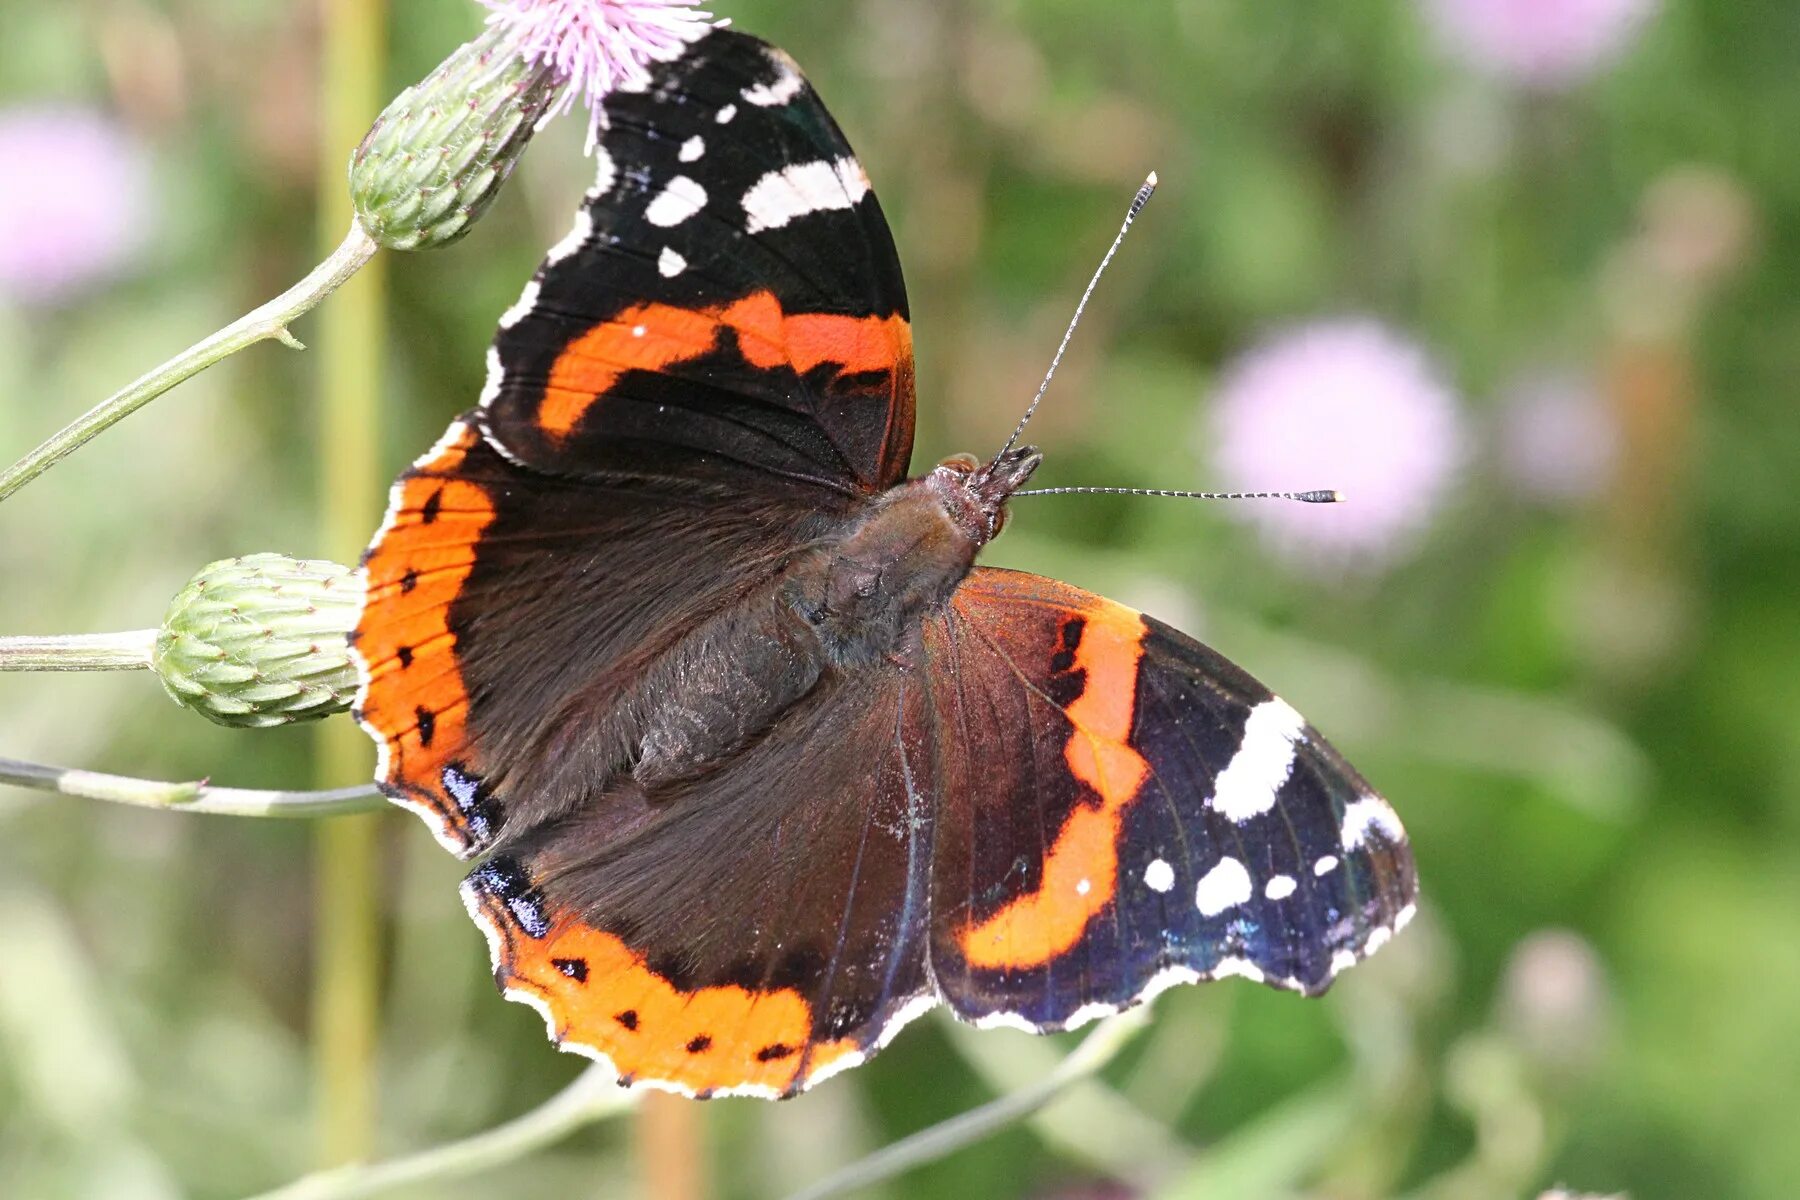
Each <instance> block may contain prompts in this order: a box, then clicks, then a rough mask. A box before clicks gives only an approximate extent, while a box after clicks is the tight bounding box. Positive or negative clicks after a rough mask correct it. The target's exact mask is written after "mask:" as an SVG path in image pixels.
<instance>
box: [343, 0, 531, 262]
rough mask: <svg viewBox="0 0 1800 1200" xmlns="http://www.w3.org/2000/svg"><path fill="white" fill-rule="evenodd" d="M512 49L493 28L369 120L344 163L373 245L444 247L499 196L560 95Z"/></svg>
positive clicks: (508, 38)
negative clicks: (347, 163)
mask: <svg viewBox="0 0 1800 1200" xmlns="http://www.w3.org/2000/svg"><path fill="white" fill-rule="evenodd" d="M515 41H516V38H515V37H514V35H513V34H512V33H511V32H510V31H509V30H507V29H505V28H502V27H498V26H495V27H490V28H489V29H488V30H487V31H486V32H485V33H483V34H482V35H481V36H480V37H478V38H476V39H475V40H474V41H472V42H469V43H468V44H467V45H464V46H463V47H462V48H461V49H459V50H457V51H456V53H454V54H452V55H451V56H450V57H449V58H447V59H445V60H444V62H443V63H442V64H441V65H439V67H438V68H437V70H435V71H433V72H432V73H431V74H430V75H427V76H426V77H425V78H424V79H423V80H421V81H420V82H419V83H417V84H415V85H414V86H412V87H410V88H408V89H406V90H405V91H404V92H402V93H400V95H399V96H398V97H396V98H395V100H394V102H393V103H392V104H389V105H388V106H387V109H386V110H385V111H384V112H383V113H382V114H381V116H379V117H377V118H376V120H375V124H374V126H373V127H372V128H371V129H370V130H369V133H368V136H366V137H364V138H363V141H362V145H360V146H358V147H357V148H356V152H355V153H354V154H353V155H351V157H350V197H351V200H352V201H353V203H354V204H355V206H356V219H357V222H358V223H359V224H361V225H362V227H363V229H364V230H366V231H367V232H368V234H369V236H370V237H372V238H374V239H375V241H377V242H378V243H380V244H381V245H383V246H386V247H388V248H389V249H390V250H418V249H424V248H427V247H432V246H447V245H449V244H450V243H451V242H454V241H456V240H457V239H458V238H460V237H462V236H463V235H464V234H465V233H467V232H468V231H469V229H470V227H472V226H473V225H474V223H475V222H476V221H477V220H478V219H479V218H480V217H481V214H482V213H483V212H485V211H487V207H488V205H490V204H492V203H493V201H494V197H495V196H497V195H499V194H500V187H501V185H502V184H504V183H505V182H506V179H507V176H509V175H511V174H512V170H513V167H515V166H516V165H517V164H518V161H519V156H520V155H521V154H523V153H524V151H525V146H526V144H527V143H528V142H530V140H531V134H532V131H533V130H534V129H535V128H536V127H537V124H538V122H539V121H540V120H541V119H542V118H543V116H544V114H545V112H546V110H547V109H548V108H549V106H550V102H551V100H552V99H553V98H554V97H555V93H556V90H557V82H556V78H555V76H554V74H553V73H552V71H551V69H550V68H549V67H548V66H547V65H542V64H534V63H529V62H527V61H525V60H524V59H523V58H522V57H520V55H519V53H518V51H517V48H516V46H515V45H514V42H515Z"/></svg>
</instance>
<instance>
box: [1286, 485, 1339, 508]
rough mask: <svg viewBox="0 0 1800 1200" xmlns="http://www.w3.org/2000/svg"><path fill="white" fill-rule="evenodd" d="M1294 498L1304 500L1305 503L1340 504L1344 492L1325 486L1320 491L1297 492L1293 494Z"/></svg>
mask: <svg viewBox="0 0 1800 1200" xmlns="http://www.w3.org/2000/svg"><path fill="white" fill-rule="evenodd" d="M1294 499H1296V500H1301V501H1304V502H1306V503H1307V504H1342V503H1343V502H1344V493H1342V492H1340V491H1338V490H1336V489H1335V488H1325V489H1323V490H1322V491H1317V492H1299V493H1297V494H1296V495H1295V496H1294Z"/></svg>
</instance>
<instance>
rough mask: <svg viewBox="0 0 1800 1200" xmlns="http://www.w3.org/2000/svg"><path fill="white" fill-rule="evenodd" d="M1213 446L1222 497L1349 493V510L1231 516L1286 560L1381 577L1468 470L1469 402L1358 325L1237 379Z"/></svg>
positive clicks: (1292, 339)
mask: <svg viewBox="0 0 1800 1200" xmlns="http://www.w3.org/2000/svg"><path fill="white" fill-rule="evenodd" d="M1210 441H1211V446H1210V450H1211V454H1212V457H1213V460H1214V461H1215V462H1216V463H1217V464H1218V469H1219V471H1220V472H1221V474H1222V476H1223V478H1222V479H1221V480H1220V481H1219V483H1220V485H1221V486H1224V487H1228V488H1231V489H1234V490H1244V491H1270V490H1308V489H1312V488H1336V489H1338V490H1339V491H1341V492H1343V493H1344V503H1341V504H1330V505H1323V504H1293V503H1286V502H1281V501H1273V500H1271V501H1245V502H1243V503H1241V504H1236V505H1233V509H1232V510H1233V511H1234V512H1236V513H1237V514H1239V515H1240V516H1241V517H1243V518H1244V519H1246V520H1252V521H1255V522H1256V523H1257V525H1258V526H1259V527H1260V528H1261V530H1262V532H1263V533H1264V535H1265V536H1266V537H1267V539H1268V540H1269V542H1270V544H1271V546H1272V547H1273V548H1274V549H1275V550H1276V551H1277V552H1278V553H1280V554H1282V555H1283V557H1286V558H1288V559H1290V560H1292V561H1294V562H1296V563H1299V564H1302V565H1307V566H1317V567H1323V568H1326V569H1331V568H1337V567H1346V566H1356V567H1359V568H1363V569H1370V568H1378V567H1383V566H1386V565H1388V564H1390V563H1392V562H1393V561H1395V560H1396V559H1398V558H1400V557H1402V556H1403V555H1404V554H1406V553H1407V552H1408V551H1410V550H1411V549H1412V548H1413V546H1414V544H1415V542H1416V540H1417V538H1418V536H1419V535H1420V534H1421V533H1422V532H1423V531H1424V529H1425V527H1426V525H1427V524H1428V523H1429V521H1430V519H1431V516H1432V514H1433V512H1434V511H1435V510H1436V509H1437V507H1438V505H1439V504H1440V503H1441V502H1442V500H1443V498H1444V496H1445V494H1446V493H1447V492H1448V491H1449V489H1450V487H1451V485H1452V484H1453V483H1454V481H1455V479H1456V476H1457V473H1458V471H1459V470H1460V468H1461V466H1462V463H1463V459H1464V443H1465V435H1464V432H1463V420H1462V414H1461V411H1460V408H1459V405H1458V401H1457V398H1456V396H1455V395H1454V394H1453V393H1452V392H1451V390H1450V388H1449V387H1448V386H1447V385H1446V384H1445V383H1444V381H1443V378H1442V376H1441V375H1440V373H1439V371H1438V370H1437V368H1436V366H1435V365H1434V364H1433V363H1432V362H1431V360H1430V359H1429V357H1428V356H1427V355H1426V353H1425V351H1424V350H1423V349H1421V348H1420V347H1419V346H1418V345H1416V344H1414V343H1413V342H1411V341H1408V340H1407V339H1406V338H1404V337H1402V336H1400V335H1399V334H1397V333H1395V332H1393V331H1392V330H1389V329H1388V328H1386V327H1385V326H1383V325H1381V324H1380V323H1378V322H1376V321H1374V320H1370V319H1366V318H1346V319H1340V320H1332V321H1322V322H1318V323H1316V324H1313V325H1309V326H1304V327H1301V328H1299V329H1295V330H1292V331H1289V332H1287V333H1283V334H1280V335H1277V336H1275V337H1273V338H1270V339H1269V340H1267V341H1265V342H1264V343H1263V344H1261V345H1259V346H1257V347H1255V348H1253V349H1251V350H1250V351H1249V352H1248V353H1246V354H1244V355H1243V356H1242V357H1241V358H1239V359H1238V361H1237V362H1235V363H1234V364H1232V365H1231V366H1229V367H1228V368H1227V369H1226V372H1225V376H1224V380H1223V382H1222V383H1221V385H1220V388H1219V392H1218V395H1217V397H1216V398H1215V400H1214V403H1213V408H1212V421H1211V430H1210Z"/></svg>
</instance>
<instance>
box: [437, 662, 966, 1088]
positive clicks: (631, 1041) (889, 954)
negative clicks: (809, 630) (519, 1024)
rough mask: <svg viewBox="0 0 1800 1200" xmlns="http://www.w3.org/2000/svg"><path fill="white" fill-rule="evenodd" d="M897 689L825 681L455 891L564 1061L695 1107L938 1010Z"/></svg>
mask: <svg viewBox="0 0 1800 1200" xmlns="http://www.w3.org/2000/svg"><path fill="white" fill-rule="evenodd" d="M925 701H926V697H925V696H924V695H923V694H922V693H921V691H920V690H919V688H918V687H917V684H916V682H915V681H914V680H913V679H912V678H911V677H909V676H907V675H904V674H901V673H900V672H897V671H892V672H884V673H882V674H881V675H880V676H879V677H877V678H874V679H857V680H848V679H844V680H837V681H833V682H829V683H826V684H824V685H822V686H821V687H820V688H819V689H818V690H817V691H816V692H815V693H814V694H813V695H811V696H809V697H808V698H807V699H806V700H805V701H803V702H802V703H801V704H800V705H799V706H798V707H797V708H796V709H795V710H794V711H792V712H791V713H790V714H789V715H788V717H787V718H786V719H784V720H783V721H782V722H781V723H780V724H778V725H777V726H776V727H775V728H774V729H773V730H771V731H770V733H769V735H768V736H767V737H766V738H763V739H761V740H759V741H758V742H756V743H755V744H753V745H751V746H749V747H747V748H745V749H744V750H743V751H742V753H740V754H738V755H736V756H734V757H733V758H732V759H731V760H730V761H729V763H728V764H726V765H725V766H724V767H723V768H722V769H719V770H715V771H711V772H708V773H707V774H705V775H703V776H701V777H698V778H695V779H693V780H690V781H687V782H685V783H683V784H681V785H678V786H676V787H674V788H672V789H667V790H664V791H661V792H659V793H658V794H657V796H656V798H655V800H654V802H653V803H652V802H646V800H645V799H644V797H643V795H642V793H641V792H637V791H634V789H631V788H629V787H626V788H622V789H620V790H618V791H617V792H614V793H609V794H606V795H600V796H595V797H593V798H592V802H591V803H588V804H585V805H583V806H582V807H581V808H580V809H579V810H577V811H574V812H572V813H570V814H569V815H568V816H567V817H566V818H565V819H563V820H561V821H559V822H556V823H554V824H552V825H548V826H545V827H543V828H541V829H540V830H539V831H537V832H536V833H534V834H533V835H531V836H528V837H526V838H524V839H523V840H522V841H521V842H520V843H519V844H518V845H516V846H514V847H511V848H509V849H508V850H507V852H506V853H505V854H504V855H502V856H501V857H499V858H496V859H494V860H492V861H490V862H489V863H487V864H486V865H484V866H483V867H481V868H479V869H478V870H477V871H476V872H475V873H474V874H472V875H471V876H470V877H469V880H468V882H467V883H466V884H465V885H464V895H465V897H466V898H467V899H468V901H469V905H470V910H471V912H472V913H474V914H475V915H476V918H477V920H478V921H479V922H480V924H481V925H482V926H483V927H484V928H485V929H486V930H487V931H488V933H489V938H490V942H491V943H492V947H493V951H494V967H495V975H496V978H497V979H498V980H499V981H500V983H501V986H502V987H503V988H505V989H506V990H507V993H508V994H509V995H512V996H514V997H515V998H518V999H523V1000H527V1001H529V1002H531V1003H533V1004H534V1006H535V1007H537V1008H538V1009H539V1010H540V1012H542V1013H543V1014H544V1017H545V1020H546V1022H547V1023H548V1025H549V1027H550V1030H551V1035H552V1037H553V1038H554V1039H555V1040H556V1041H557V1042H559V1043H560V1044H562V1045H563V1046H564V1047H565V1048H569V1049H576V1050H580V1051H582V1052H584V1053H588V1054H590V1055H594V1056H600V1057H604V1058H605V1059H607V1060H608V1061H609V1062H610V1063H612V1065H613V1066H614V1067H615V1068H616V1069H618V1070H619V1071H620V1072H621V1073H622V1074H624V1075H625V1076H627V1077H628V1078H630V1079H632V1080H634V1081H637V1082H642V1083H646V1084H655V1085H658V1086H662V1087H666V1088H670V1089H673V1090H676V1091H681V1092H685V1093H690V1094H706V1095H714V1094H723V1093H733V1092H735V1093H740V1094H756V1095H787V1094H791V1093H793V1092H796V1091H799V1090H800V1089H802V1088H804V1087H806V1086H809V1085H810V1084H812V1083H814V1082H816V1081H817V1080H819V1079H821V1078H824V1077H825V1076H826V1075H829V1074H831V1073H834V1072H836V1071H839V1070H842V1069H844V1068H846V1067H849V1066H853V1065H855V1064H857V1063H859V1062H861V1061H863V1059H864V1058H865V1057H867V1056H868V1055H869V1054H871V1053H873V1052H874V1051H875V1049H877V1048H878V1047H879V1046H880V1045H882V1044H884V1043H885V1040H886V1039H887V1038H888V1037H891V1036H892V1034H893V1032H895V1031H897V1029H898V1028H899V1026H900V1025H901V1024H904V1023H905V1022H906V1021H907V1020H909V1019H910V1018H911V1017H913V1016H916V1015H917V1014H918V1013H919V1012H922V1011H923V1010H924V1009H925V1008H928V1007H930V1006H931V1004H932V1003H933V998H932V991H931V987H930V983H929V978H928V975H927V971H926V962H925V937H926V930H927V928H928V924H927V920H928V914H927V909H928V903H929V891H930V861H931V840H930V839H931V832H932V821H931V803H930V795H929V793H928V792H927V791H926V790H924V788H923V787H922V786H921V784H922V781H923V780H925V779H926V778H927V777H928V775H929V770H930V768H929V763H930V760H931V742H932V738H933V731H932V729H931V727H930V724H929V721H928V720H927V719H926V718H927V713H926V708H925Z"/></svg>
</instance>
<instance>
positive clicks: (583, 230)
mask: <svg viewBox="0 0 1800 1200" xmlns="http://www.w3.org/2000/svg"><path fill="white" fill-rule="evenodd" d="M593 232H594V219H593V218H592V217H590V216H589V215H588V210H587V209H585V208H580V209H577V210H576V211H575V227H574V228H573V229H571V230H569V232H568V233H567V234H565V235H564V236H563V240H562V241H560V242H558V243H556V245H554V246H552V247H550V253H548V254H546V255H545V256H544V261H545V262H550V263H559V262H561V261H562V260H563V259H565V258H567V257H569V255H571V254H573V253H575V252H576V251H577V250H579V249H581V247H582V246H583V245H585V244H586V243H587V240H588V238H589V236H591V235H592V234H593Z"/></svg>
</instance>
